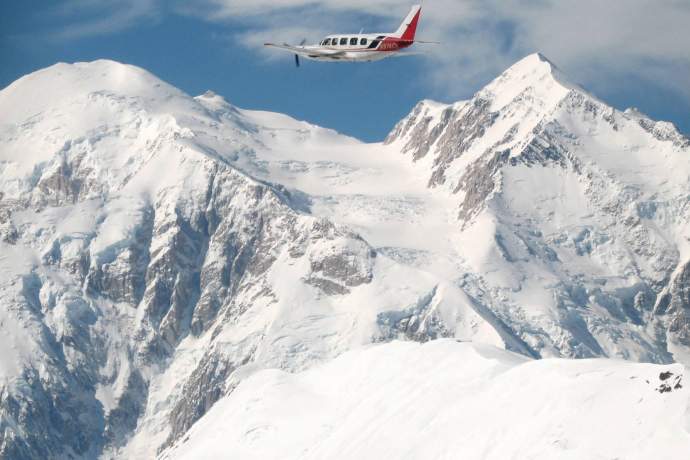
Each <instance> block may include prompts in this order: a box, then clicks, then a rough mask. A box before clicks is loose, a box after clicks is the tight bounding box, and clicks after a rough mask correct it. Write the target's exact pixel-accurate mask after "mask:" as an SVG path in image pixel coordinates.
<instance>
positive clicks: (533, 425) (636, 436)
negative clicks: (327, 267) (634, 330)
mask: <svg viewBox="0 0 690 460" xmlns="http://www.w3.org/2000/svg"><path fill="white" fill-rule="evenodd" d="M685 372H686V371H685V370H684V368H683V366H681V365H677V364H676V365H666V366H659V365H651V364H633V363H629V362H624V361H613V360H604V359H594V360H562V359H545V360H537V361H534V360H530V359H528V358H525V357H524V356H519V355H515V354H512V353H509V352H506V351H504V350H499V349H497V348H494V347H490V346H482V345H477V344H470V343H458V342H456V341H452V340H438V341H434V342H429V343H426V344H415V343H409V342H407V343H403V342H392V343H389V344H384V345H374V346H370V347H368V348H366V349H359V350H356V351H351V352H348V353H345V354H344V355H342V356H340V357H338V358H336V359H335V360H333V361H332V362H329V363H327V364H325V365H322V366H318V367H315V368H313V369H311V370H309V371H306V372H302V373H298V374H288V373H285V372H281V371H277V370H266V371H262V372H259V373H257V374H254V375H253V376H251V377H250V378H248V379H247V380H245V381H243V382H242V383H241V384H240V385H239V386H238V387H237V388H236V389H235V391H234V392H233V393H232V394H230V395H229V396H226V397H225V398H223V399H221V400H220V401H219V402H218V403H217V404H216V405H215V406H214V407H213V409H211V410H210V411H209V413H208V414H207V415H206V416H205V417H204V418H203V419H201V421H200V422H199V423H197V424H196V425H195V426H194V427H193V428H192V429H191V430H190V432H189V433H188V435H187V436H186V437H185V438H184V439H182V440H180V441H179V442H178V443H177V444H176V445H175V446H174V447H173V448H172V449H170V450H168V451H166V452H164V453H163V455H162V458H163V459H166V460H183V459H207V458H224V457H228V456H230V457H236V458H243V459H257V460H258V459H262V460H269V459H284V460H287V459H303V460H306V459H324V458H328V459H334V460H335V459H353V458H357V459H372V460H374V459H381V458H395V459H428V460H432V459H451V458H461V459H466V460H474V459H486V460H489V459H495V460H506V459H544V460H547V459H548V460H550V459H573V460H576V459H578V460H579V459H599V458H601V459H610V458H620V459H626V460H633V459H645V460H648V459H658V460H661V459H666V460H675V459H677V460H681V459H684V458H687V455H688V452H690V433H689V432H688V431H686V424H687V419H686V418H685V417H686V408H687V404H688V396H689V393H690V392H689V390H688V388H689V387H688V385H687V377H686V375H685ZM666 385H667V386H668V388H670V390H668V391H667V390H665V388H667V386H666Z"/></svg>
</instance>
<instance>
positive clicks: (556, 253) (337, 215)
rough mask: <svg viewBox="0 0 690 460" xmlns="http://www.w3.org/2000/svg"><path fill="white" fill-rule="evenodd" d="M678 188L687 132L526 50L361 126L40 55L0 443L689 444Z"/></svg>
mask: <svg viewBox="0 0 690 460" xmlns="http://www.w3.org/2000/svg"><path fill="white" fill-rule="evenodd" d="M688 184H690V140H688V138H686V137H685V136H683V135H682V134H681V133H679V132H678V131H677V130H676V129H675V128H674V127H673V125H671V124H669V123H665V122H658V121H654V120H651V119H649V118H648V117H646V116H644V115H643V114H640V113H639V112H638V111H636V110H632V109H631V110H627V111H624V112H622V111H618V110H616V109H613V108H611V107H609V106H607V105H606V104H605V103H604V102H603V101H600V100H599V99H597V98H596V97H594V96H592V95H590V94H589V93H587V92H586V91H585V90H584V89H582V88H580V87H579V86H578V85H575V84H573V83H571V82H569V81H568V79H567V77H566V76H565V75H563V74H562V73H561V72H560V71H559V70H558V69H557V68H556V67H555V66H554V65H553V64H552V63H551V62H549V61H548V60H547V59H546V58H545V57H543V56H541V55H538V54H535V55H531V56H528V57H526V58H525V59H523V60H521V61H520V62H518V63H516V64H515V65H514V66H512V67H511V68H510V69H508V70H507V71H506V72H505V73H504V74H502V75H501V76H499V77H498V78H497V79H496V80H494V81H493V82H491V83H490V84H489V85H487V86H486V87H485V88H484V89H482V90H481V91H479V92H478V93H477V94H476V95H475V96H474V97H473V98H471V99H470V100H468V101H459V102H457V103H455V104H451V105H445V104H440V103H437V102H433V101H422V102H420V103H419V104H418V105H417V106H416V107H415V108H414V109H413V110H412V112H411V113H410V115H409V116H408V117H406V118H405V119H403V120H401V122H400V123H399V124H398V125H397V126H396V127H395V128H394V129H393V130H392V132H391V133H390V135H389V136H388V138H387V139H386V140H385V141H384V142H382V143H374V144H364V143H361V142H359V141H357V140H356V139H352V138H350V137H347V136H343V135H341V134H338V133H336V132H335V131H333V130H329V129H325V128H321V127H318V126H314V125H311V124H309V123H306V122H302V121H297V120H294V119H292V118H290V117H288V116H286V115H281V114H274V113H267V112H261V111H251V110H243V109H240V108H237V107H235V106H233V105H232V104H230V103H229V102H228V101H226V100H225V99H223V98H222V97H221V96H219V95H217V94H214V93H212V92H207V93H205V94H203V95H201V96H198V97H191V96H189V95H187V94H185V93H183V92H182V91H180V90H178V89H177V88H174V87H172V86H171V85H169V84H167V83H165V82H163V81H161V80H160V79H158V78H157V77H155V76H154V75H151V74H150V73H148V72H146V71H145V70H143V69H140V68H137V67H133V66H129V65H125V64H120V63H117V62H112V61H105V60H101V61H95V62H90V63H76V64H57V65H55V66H52V67H49V68H47V69H43V70H40V71H38V72H35V73H33V74H30V75H27V76H25V77H23V78H21V79H19V80H17V81H16V82H14V83H13V84H11V85H10V86H9V87H7V88H5V89H3V90H2V91H0V457H4V458H13V459H34V458H72V459H91V458H103V459H110V458H113V459H114V458H117V459H119V458H128V459H129V458H135V459H150V458H157V457H166V458H186V457H190V458H209V457H211V458H214V457H216V454H219V452H218V451H217V450H216V449H226V447H227V449H228V450H227V451H225V452H236V453H237V456H238V457H240V458H244V457H248V458H278V457H281V458H286V457H287V458H337V457H339V456H340V457H341V458H359V457H370V458H373V457H376V458H381V457H390V456H392V457H394V458H398V457H400V458H405V457H406V456H407V457H409V458H444V457H445V458H457V457H458V456H460V457H463V458H511V457H512V458H534V457H536V458H554V457H565V458H568V456H570V457H572V458H598V457H597V456H600V457H601V458H612V457H614V458H615V457H618V458H685V456H686V455H685V454H686V453H687V452H688V449H687V447H688V444H687V435H688V431H689V430H690V427H689V424H690V416H689V415H688V412H687V402H688V394H687V390H686V386H687V382H686V377H685V376H686V375H687V371H686V370H684V367H683V366H687V365H688V364H690V188H689V186H688ZM454 340H459V341H461V342H462V343H458V342H456V341H454ZM418 343H425V345H419V344H418ZM556 358H558V359H556ZM564 358H571V359H572V358H582V360H577V361H573V360H567V359H564ZM593 358H606V359H593ZM620 360H627V362H624V361H620ZM641 363H649V364H641ZM674 363H677V364H674ZM666 372H671V373H672V374H673V375H672V376H669V377H668V378H667V379H665V380H664V379H661V377H660V376H661V375H662V374H664V373H666ZM664 375H665V374H664ZM676 380H677V381H676ZM647 382H649V383H647ZM665 385H666V386H668V385H671V386H670V390H669V391H665V388H666V386H665ZM676 386H677V387H676ZM660 390H664V391H661V392H660ZM298 408H299V410H298ZM626 439H627V442H624V441H625V440H626ZM190 449H191V450H190ZM664 455H666V457H663V456H664ZM679 456H680V457H679Z"/></svg>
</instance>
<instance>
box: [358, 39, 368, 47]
mask: <svg viewBox="0 0 690 460" xmlns="http://www.w3.org/2000/svg"><path fill="white" fill-rule="evenodd" d="M367 43H368V41H367V39H366V38H363V39H361V40H360V41H359V44H360V45H361V46H367Z"/></svg>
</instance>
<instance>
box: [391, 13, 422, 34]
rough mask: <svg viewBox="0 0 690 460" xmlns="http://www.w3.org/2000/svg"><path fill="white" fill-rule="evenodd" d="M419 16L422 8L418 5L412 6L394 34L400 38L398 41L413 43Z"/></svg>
mask: <svg viewBox="0 0 690 460" xmlns="http://www.w3.org/2000/svg"><path fill="white" fill-rule="evenodd" d="M421 14H422V7H421V6H420V5H415V6H413V7H412V10H411V11H410V14H408V15H407V17H406V18H405V20H404V21H403V23H402V24H400V27H399V28H398V30H397V31H396V32H395V36H396V37H400V39H401V40H404V41H410V42H412V41H414V37H415V34H416V33H417V24H419V17H420V16H421Z"/></svg>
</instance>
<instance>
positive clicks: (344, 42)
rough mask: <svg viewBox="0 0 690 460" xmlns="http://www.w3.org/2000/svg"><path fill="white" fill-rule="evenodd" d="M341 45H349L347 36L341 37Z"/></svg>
mask: <svg viewBox="0 0 690 460" xmlns="http://www.w3.org/2000/svg"><path fill="white" fill-rule="evenodd" d="M340 45H341V46H345V45H347V38H345V37H343V38H341V39H340Z"/></svg>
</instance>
